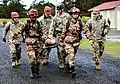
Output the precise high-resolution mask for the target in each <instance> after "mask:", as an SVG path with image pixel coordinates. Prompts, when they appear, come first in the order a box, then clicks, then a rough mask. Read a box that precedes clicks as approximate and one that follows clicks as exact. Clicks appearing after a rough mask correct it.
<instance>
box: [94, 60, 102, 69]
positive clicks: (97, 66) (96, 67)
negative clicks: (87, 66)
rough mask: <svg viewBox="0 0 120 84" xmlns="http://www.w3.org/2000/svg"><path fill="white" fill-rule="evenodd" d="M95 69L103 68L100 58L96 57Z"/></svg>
mask: <svg viewBox="0 0 120 84" xmlns="http://www.w3.org/2000/svg"><path fill="white" fill-rule="evenodd" d="M95 65H96V66H95V69H96V70H101V66H100V59H99V58H98V59H96V60H95Z"/></svg>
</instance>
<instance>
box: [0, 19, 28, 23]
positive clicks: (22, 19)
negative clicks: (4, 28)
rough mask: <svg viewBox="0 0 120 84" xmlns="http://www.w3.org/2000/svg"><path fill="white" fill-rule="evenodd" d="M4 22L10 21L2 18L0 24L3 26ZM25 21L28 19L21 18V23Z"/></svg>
mask: <svg viewBox="0 0 120 84" xmlns="http://www.w3.org/2000/svg"><path fill="white" fill-rule="evenodd" d="M4 20H5V21H7V22H8V21H10V19H4V18H0V24H2V23H3V21H4ZM25 20H26V18H20V21H22V22H23V21H25Z"/></svg>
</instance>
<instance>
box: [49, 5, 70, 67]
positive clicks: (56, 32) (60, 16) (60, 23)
mask: <svg viewBox="0 0 120 84" xmlns="http://www.w3.org/2000/svg"><path fill="white" fill-rule="evenodd" d="M69 17H70V16H69V14H68V13H65V12H64V5H63V4H62V3H60V4H58V5H57V14H56V15H55V16H54V17H53V20H52V23H51V25H50V29H49V36H48V37H49V38H53V37H55V38H56V42H57V43H58V44H59V45H58V46H57V54H58V59H59V68H61V69H63V68H64V67H65V66H64V60H63V58H64V56H65V53H64V49H63V47H62V46H61V45H60V36H61V33H62V29H63V27H64V26H65V25H66V24H65V23H66V21H67V19H68V18H69Z"/></svg>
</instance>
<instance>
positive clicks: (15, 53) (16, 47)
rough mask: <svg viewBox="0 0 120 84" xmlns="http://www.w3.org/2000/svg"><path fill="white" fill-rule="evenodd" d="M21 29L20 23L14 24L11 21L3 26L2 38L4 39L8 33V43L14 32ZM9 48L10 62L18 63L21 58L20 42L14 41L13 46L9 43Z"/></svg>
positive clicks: (18, 40)
mask: <svg viewBox="0 0 120 84" xmlns="http://www.w3.org/2000/svg"><path fill="white" fill-rule="evenodd" d="M22 27H23V24H22V23H21V22H19V23H15V22H14V21H13V20H11V21H10V22H8V23H7V24H6V25H5V27H4V29H3V38H6V35H7V33H8V36H9V37H8V42H9V40H11V39H12V37H13V36H14V33H15V32H16V30H17V29H18V28H22ZM9 47H10V54H11V59H12V62H17V61H19V59H20V58H21V40H20V39H16V40H15V43H14V44H10V43H9Z"/></svg>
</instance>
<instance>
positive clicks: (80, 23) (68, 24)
mask: <svg viewBox="0 0 120 84" xmlns="http://www.w3.org/2000/svg"><path fill="white" fill-rule="evenodd" d="M70 23H71V20H70V19H69V20H68V21H67V23H66V32H65V33H67V32H68V28H69V26H70ZM78 24H79V27H80V32H81V31H82V27H83V26H82V21H81V19H78ZM79 38H80V40H81V39H82V35H81V34H80V36H79Z"/></svg>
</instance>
